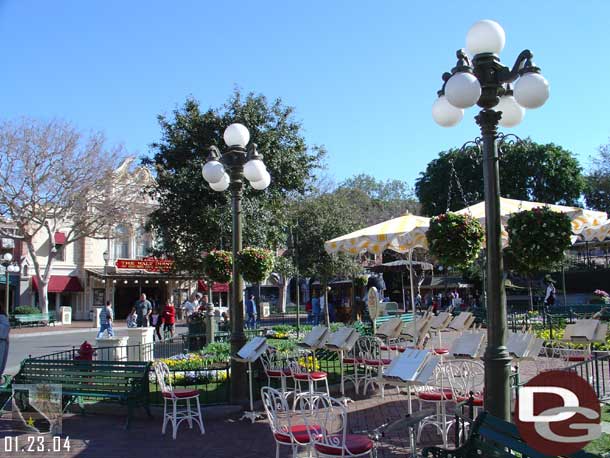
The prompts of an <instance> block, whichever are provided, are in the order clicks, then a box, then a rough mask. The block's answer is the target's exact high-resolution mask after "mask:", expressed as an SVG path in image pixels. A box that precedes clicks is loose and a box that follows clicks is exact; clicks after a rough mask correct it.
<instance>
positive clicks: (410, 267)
mask: <svg viewBox="0 0 610 458" xmlns="http://www.w3.org/2000/svg"><path fill="white" fill-rule="evenodd" d="M409 282H410V283H411V306H412V307H413V323H415V345H417V343H418V342H419V332H417V310H415V291H413V249H410V250H409ZM403 291H404V290H403Z"/></svg>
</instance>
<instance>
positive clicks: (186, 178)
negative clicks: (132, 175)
mask: <svg viewBox="0 0 610 458" xmlns="http://www.w3.org/2000/svg"><path fill="white" fill-rule="evenodd" d="M158 119H159V124H160V126H161V132H162V138H161V140H160V141H159V142H157V143H154V144H153V145H152V146H153V148H154V150H155V151H156V152H155V155H154V157H153V158H152V159H144V163H146V164H150V165H152V166H154V167H155V168H156V171H157V186H156V188H155V189H152V190H151V192H152V193H155V195H156V196H157V198H158V201H159V204H160V207H159V209H158V210H157V211H155V212H154V213H153V214H152V215H151V219H150V226H151V227H152V229H154V230H155V232H156V233H157V234H158V236H159V239H160V246H161V248H160V251H162V252H164V253H165V254H167V255H169V256H171V257H173V258H174V259H175V260H176V262H177V268H181V269H185V270H188V271H190V272H193V273H203V272H204V266H203V262H202V259H201V253H203V252H207V251H210V250H212V249H214V248H224V249H229V248H230V246H231V206H230V193H229V192H222V193H219V192H215V191H213V190H211V189H210V187H209V186H208V185H207V183H206V182H205V181H204V180H203V178H202V177H201V166H202V164H203V163H204V162H205V159H206V154H207V153H206V148H207V146H209V145H217V146H222V145H224V143H223V140H222V134H223V132H224V129H225V128H226V127H227V126H228V125H229V124H231V123H233V122H240V123H242V124H244V125H245V126H247V127H248V129H249V131H250V139H251V140H250V141H251V142H254V143H256V144H257V145H258V149H259V152H260V153H261V154H263V155H264V161H265V164H266V165H267V169H268V170H269V173H270V174H271V185H270V186H269V188H268V189H267V190H265V191H263V192H261V191H255V190H253V189H252V187H251V186H249V185H246V186H245V187H244V198H243V216H244V229H243V231H244V233H243V235H244V245H246V246H247V245H252V246H261V247H270V248H275V247H276V246H278V245H279V244H281V243H282V242H283V241H284V240H285V234H286V230H285V227H286V218H287V212H286V205H287V197H289V196H294V195H298V194H302V193H304V192H305V191H306V189H307V187H308V182H309V179H310V177H311V175H312V174H313V172H314V169H315V168H316V167H318V164H319V160H320V158H321V156H322V155H323V150H322V149H321V148H318V147H309V146H308V145H307V144H306V142H305V139H304V137H303V134H302V132H301V125H300V123H299V122H297V121H295V120H294V109H293V108H292V107H288V106H285V105H284V104H283V103H282V101H281V100H279V99H277V100H275V101H273V102H269V101H268V100H267V99H266V98H265V97H264V96H263V95H255V94H252V93H250V94H248V95H247V96H245V97H244V96H242V94H241V93H240V92H239V91H238V90H236V91H235V92H234V93H233V95H232V96H231V97H230V98H229V100H228V101H227V103H226V104H225V105H224V106H222V107H221V108H217V109H214V108H210V109H208V110H206V111H202V110H201V108H200V105H199V103H198V102H197V101H195V100H194V99H192V98H189V99H187V100H186V102H185V103H184V105H183V106H182V107H181V108H179V109H177V110H175V111H174V112H173V114H172V116H171V117H167V116H159V118H158ZM221 149H222V148H221Z"/></svg>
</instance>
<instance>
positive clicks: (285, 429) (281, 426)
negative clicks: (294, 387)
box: [261, 386, 292, 436]
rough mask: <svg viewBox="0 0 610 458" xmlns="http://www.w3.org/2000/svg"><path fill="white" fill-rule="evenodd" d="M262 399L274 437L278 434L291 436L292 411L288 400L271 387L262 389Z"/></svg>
mask: <svg viewBox="0 0 610 458" xmlns="http://www.w3.org/2000/svg"><path fill="white" fill-rule="evenodd" d="M261 398H262V400H263V406H264V407H265V413H266V414H267V419H268V420H269V426H270V427H271V432H272V433H273V434H274V436H275V435H277V434H284V435H289V434H290V431H291V428H290V427H291V415H292V411H291V409H290V407H289V406H288V402H287V401H286V398H285V397H284V396H282V393H280V392H279V391H278V390H276V389H275V388H271V387H269V386H264V387H263V388H261Z"/></svg>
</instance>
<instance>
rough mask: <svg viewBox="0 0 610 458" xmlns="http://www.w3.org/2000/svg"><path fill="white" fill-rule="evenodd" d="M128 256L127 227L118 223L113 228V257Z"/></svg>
mask: <svg viewBox="0 0 610 458" xmlns="http://www.w3.org/2000/svg"><path fill="white" fill-rule="evenodd" d="M119 258H123V259H125V258H129V228H128V227H127V226H125V225H124V224H119V225H118V226H117V227H116V228H115V229H114V259H119Z"/></svg>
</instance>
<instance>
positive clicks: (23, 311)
mask: <svg viewBox="0 0 610 458" xmlns="http://www.w3.org/2000/svg"><path fill="white" fill-rule="evenodd" d="M38 313H40V309H39V308H37V307H32V306H31V305H20V306H19V307H15V314H16V315H35V314H38Z"/></svg>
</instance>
